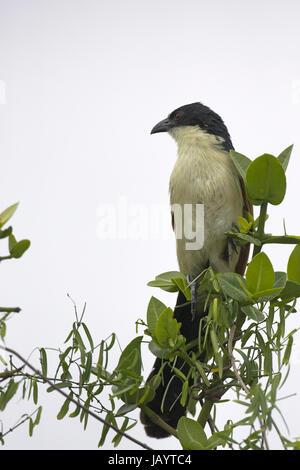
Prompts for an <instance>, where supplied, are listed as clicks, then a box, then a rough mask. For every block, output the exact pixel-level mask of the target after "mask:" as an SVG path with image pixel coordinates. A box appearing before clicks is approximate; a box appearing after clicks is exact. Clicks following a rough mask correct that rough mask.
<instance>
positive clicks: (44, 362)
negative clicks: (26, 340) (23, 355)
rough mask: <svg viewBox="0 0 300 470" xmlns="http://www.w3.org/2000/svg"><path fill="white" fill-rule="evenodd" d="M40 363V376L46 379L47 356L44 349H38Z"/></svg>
mask: <svg viewBox="0 0 300 470" xmlns="http://www.w3.org/2000/svg"><path fill="white" fill-rule="evenodd" d="M40 363H41V367H42V374H43V376H44V377H47V371H48V366H47V354H46V351H45V349H44V348H40Z"/></svg>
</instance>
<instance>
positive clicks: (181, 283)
mask: <svg viewBox="0 0 300 470" xmlns="http://www.w3.org/2000/svg"><path fill="white" fill-rule="evenodd" d="M172 282H173V284H175V285H176V286H177V287H178V289H179V290H181V292H182V293H183V295H184V296H185V298H186V300H191V290H190V288H189V287H188V283H187V281H186V279H183V278H181V277H177V278H172Z"/></svg>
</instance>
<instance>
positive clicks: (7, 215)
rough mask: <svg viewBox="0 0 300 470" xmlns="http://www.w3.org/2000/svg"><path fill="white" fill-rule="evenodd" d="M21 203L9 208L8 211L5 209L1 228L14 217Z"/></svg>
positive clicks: (0, 224)
mask: <svg viewBox="0 0 300 470" xmlns="http://www.w3.org/2000/svg"><path fill="white" fill-rule="evenodd" d="M18 205H19V203H18V202H17V203H16V204H13V205H12V206H9V207H8V208H7V209H5V210H4V211H3V212H1V214H0V227H3V225H4V224H6V222H7V221H8V220H9V219H10V218H11V217H12V216H13V215H14V213H15V212H16V210H17V208H18Z"/></svg>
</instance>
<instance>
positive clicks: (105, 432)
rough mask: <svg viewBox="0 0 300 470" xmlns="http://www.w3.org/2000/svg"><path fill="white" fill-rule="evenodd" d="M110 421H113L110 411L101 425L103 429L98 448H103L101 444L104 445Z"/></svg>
mask: <svg viewBox="0 0 300 470" xmlns="http://www.w3.org/2000/svg"><path fill="white" fill-rule="evenodd" d="M112 419H113V414H112V412H111V411H108V413H107V415H106V418H105V424H104V425H103V428H102V433H101V436H100V440H99V442H98V447H101V446H103V444H104V443H105V439H106V436H107V433H108V431H109V424H110V423H111V421H112Z"/></svg>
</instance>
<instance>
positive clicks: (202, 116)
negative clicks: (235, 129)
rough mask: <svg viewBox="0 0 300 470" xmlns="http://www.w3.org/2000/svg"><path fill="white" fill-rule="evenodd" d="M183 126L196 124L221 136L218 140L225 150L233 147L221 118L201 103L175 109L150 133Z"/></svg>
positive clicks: (208, 131) (209, 132)
mask: <svg viewBox="0 0 300 470" xmlns="http://www.w3.org/2000/svg"><path fill="white" fill-rule="evenodd" d="M183 126H198V127H199V128H200V129H201V130H203V131H205V132H207V133H208V134H212V135H214V136H217V137H221V139H220V141H221V142H222V146H223V148H224V149H225V150H230V149H232V148H233V146H232V143H231V139H230V135H229V133H228V130H227V127H226V126H225V124H224V122H223V120H222V118H221V117H220V116H219V115H218V114H216V113H215V112H214V111H212V110H211V109H210V108H208V107H207V106H205V105H203V104H201V103H192V104H186V105H184V106H181V107H180V108H177V109H175V111H172V113H171V114H169V116H168V117H167V118H166V119H164V120H163V121H160V122H159V123H158V124H156V126H154V127H153V129H152V131H151V134H156V133H158V132H168V131H170V130H171V129H173V128H175V127H183Z"/></svg>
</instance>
